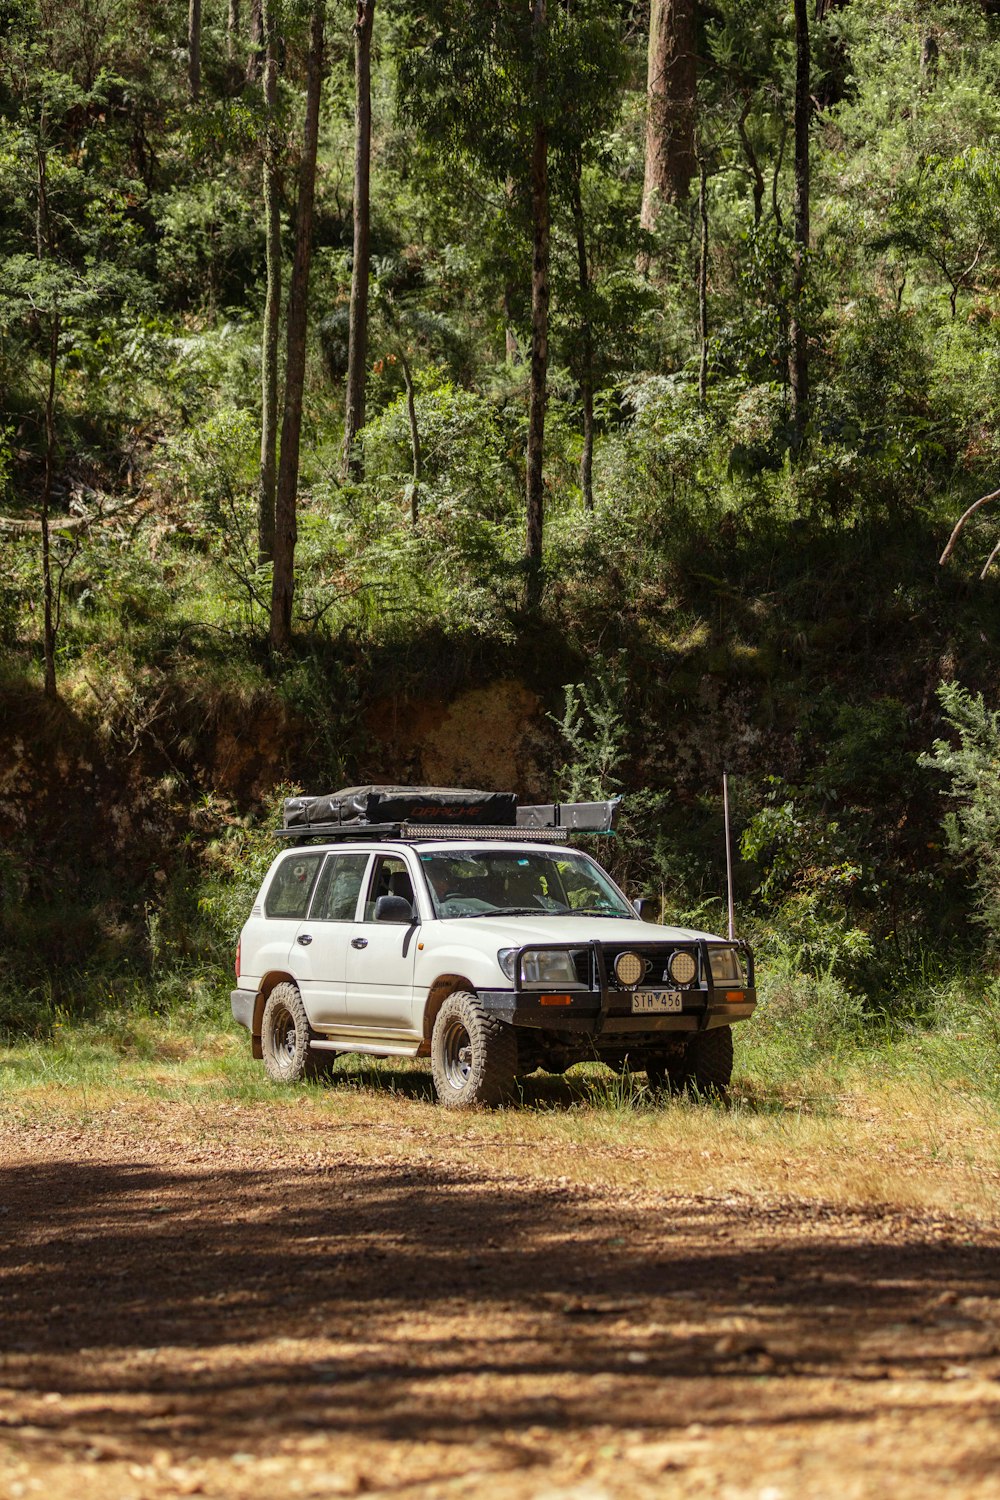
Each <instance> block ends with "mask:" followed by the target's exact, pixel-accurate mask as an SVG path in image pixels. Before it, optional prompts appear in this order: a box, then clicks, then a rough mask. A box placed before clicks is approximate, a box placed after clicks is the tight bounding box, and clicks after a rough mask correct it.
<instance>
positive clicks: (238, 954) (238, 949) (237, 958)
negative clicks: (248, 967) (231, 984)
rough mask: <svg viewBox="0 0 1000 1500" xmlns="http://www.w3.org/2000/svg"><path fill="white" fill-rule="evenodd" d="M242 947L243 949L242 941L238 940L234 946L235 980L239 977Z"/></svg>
mask: <svg viewBox="0 0 1000 1500" xmlns="http://www.w3.org/2000/svg"><path fill="white" fill-rule="evenodd" d="M242 947H243V939H242V938H240V940H239V941H238V942H237V944H236V978H237V979H239V977H240V949H241V948H242Z"/></svg>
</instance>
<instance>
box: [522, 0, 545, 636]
mask: <svg viewBox="0 0 1000 1500" xmlns="http://www.w3.org/2000/svg"><path fill="white" fill-rule="evenodd" d="M545 4H546V0H534V5H533V11H532V22H531V25H532V32H533V34H534V43H535V49H534V50H535V109H536V111H537V113H536V118H535V131H534V139H533V142H532V148H531V225H532V257H531V369H530V378H529V388H528V453H527V464H526V486H525V488H526V491H527V512H528V534H527V546H526V549H525V551H526V562H527V575H528V577H527V590H526V599H527V604H528V608H529V609H534V608H536V607H537V606H538V604H539V603H540V602H541V597H542V527H543V522H544V505H545V494H544V488H543V476H542V465H543V461H544V453H545V404H546V396H547V389H546V379H547V375H548V362H549V147H548V134H547V132H546V128H545V119H544V115H543V113H542V110H543V104H544V100H545V91H546V87H547V83H548V79H547V76H546V67H545V51H544V48H545V31H546V26H547V23H548V18H547V16H546V10H545Z"/></svg>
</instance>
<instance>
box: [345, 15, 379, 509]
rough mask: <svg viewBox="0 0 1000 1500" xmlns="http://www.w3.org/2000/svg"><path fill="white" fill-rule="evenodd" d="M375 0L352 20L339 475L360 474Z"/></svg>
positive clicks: (366, 369) (365, 357) (366, 353)
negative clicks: (350, 237) (349, 227)
mask: <svg viewBox="0 0 1000 1500" xmlns="http://www.w3.org/2000/svg"><path fill="white" fill-rule="evenodd" d="M374 18H375V0H358V9H357V17H356V20H355V23H354V264H353V266H352V268H351V311H350V321H349V326H348V338H347V408H346V411H345V415H344V458H343V466H342V469H343V475H344V478H345V479H347V478H349V477H350V476H352V475H354V476H355V477H360V474H361V469H362V466H361V459H360V455H359V454H358V452H357V449H356V446H355V440H356V438H357V435H358V433H359V432H360V431H361V429H362V427H364V425H365V378H366V376H367V373H368V276H369V265H368V262H369V254H370V251H369V238H370V200H369V185H370V174H371V151H372V88H371V61H372V24H373V21H374Z"/></svg>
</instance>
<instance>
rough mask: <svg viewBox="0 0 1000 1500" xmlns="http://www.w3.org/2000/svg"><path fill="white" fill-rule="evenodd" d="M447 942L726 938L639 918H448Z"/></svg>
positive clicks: (442, 925)
mask: <svg viewBox="0 0 1000 1500" xmlns="http://www.w3.org/2000/svg"><path fill="white" fill-rule="evenodd" d="M435 926H436V927H437V928H438V931H439V933H440V937H441V939H442V940H444V941H448V940H451V941H455V942H459V943H469V944H471V945H472V946H474V947H478V946H480V945H482V944H483V940H484V935H485V934H486V933H489V935H490V940H491V941H492V939H494V938H495V939H496V945H497V947H498V948H523V947H524V945H525V944H526V943H568V944H573V943H589V942H592V941H593V940H594V939H595V938H596V940H597V941H598V942H600V943H635V944H637V945H638V944H640V943H691V942H696V941H698V940H699V939H701V938H705V939H707V940H708V941H709V942H710V943H723V942H725V941H726V939H725V938H720V937H716V936H714V935H713V934H712V933H710V932H698V931H696V930H695V929H694V928H693V927H660V926H658V925H657V924H656V923H654V922H643V921H641V920H640V918H639V917H635V918H630V917H567V916H559V915H553V916H551V917H545V916H541V917H446V918H442V919H440V920H439V921H438V922H436V923H435Z"/></svg>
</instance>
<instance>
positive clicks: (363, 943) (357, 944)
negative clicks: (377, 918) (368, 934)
mask: <svg viewBox="0 0 1000 1500" xmlns="http://www.w3.org/2000/svg"><path fill="white" fill-rule="evenodd" d="M351 947H352V948H367V947H368V939H367V938H351Z"/></svg>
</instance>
